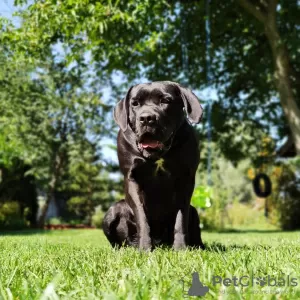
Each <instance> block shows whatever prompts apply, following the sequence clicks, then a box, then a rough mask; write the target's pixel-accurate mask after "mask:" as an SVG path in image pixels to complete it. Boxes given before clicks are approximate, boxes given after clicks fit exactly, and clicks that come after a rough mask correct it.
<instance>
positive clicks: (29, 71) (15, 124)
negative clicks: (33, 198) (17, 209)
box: [0, 56, 109, 226]
mask: <svg viewBox="0 0 300 300" xmlns="http://www.w3.org/2000/svg"><path fill="white" fill-rule="evenodd" d="M3 66H4V68H3V69H2V70H3V72H4V73H5V75H6V76H3V78H2V87H3V88H2V89H1V93H0V97H1V103H3V106H2V107H1V114H0V118H1V121H2V122H1V126H2V127H3V128H8V129H10V128H12V129H14V131H13V132H12V133H10V134H7V135H6V136H5V138H6V139H7V140H8V141H9V138H10V136H13V137H14V139H13V140H12V142H14V143H17V144H20V145H21V146H22V147H21V148H22V151H19V152H18V153H16V154H15V156H16V157H18V158H19V159H20V160H22V161H24V163H26V165H28V166H30V168H29V170H28V171H27V172H26V174H27V175H32V176H34V178H35V179H36V181H37V183H38V184H39V186H40V187H41V188H42V189H44V190H45V192H46V203H45V205H44V207H43V210H42V213H41V215H40V219H39V225H40V226H43V224H44V221H45V216H46V212H47V209H48V206H49V204H50V202H51V201H54V202H55V192H56V191H57V190H59V189H61V188H62V184H63V182H66V181H67V180H66V179H65V178H66V177H68V176H70V174H69V173H68V169H69V164H70V163H72V161H71V160H70V158H71V154H70V151H71V148H72V147H71V146H72V145H74V144H88V145H89V144H90V143H93V144H96V145H99V143H98V142H99V139H100V138H101V137H102V136H103V135H104V134H105V129H104V126H103V124H104V118H105V117H106V112H107V110H108V109H109V107H108V106H107V105H104V103H102V101H101V99H100V97H99V96H100V95H99V92H98V91H97V90H96V89H95V88H93V87H90V86H89V85H88V76H89V75H88V74H87V73H86V72H83V66H82V65H81V67H80V68H75V67H73V68H67V67H66V65H65V62H64V61H63V60H60V61H58V60H57V58H55V57H53V56H49V57H48V59H47V61H45V63H44V64H43V65H35V66H34V67H33V66H29V67H27V68H26V67H25V68H24V69H23V70H22V71H23V72H22V76H20V74H18V71H20V70H18V67H17V65H14V67H13V68H11V67H10V65H9V63H7V64H6V65H5V64H3ZM19 67H20V66H19ZM14 71H16V74H14ZM8 79H9V80H8ZM4 134H5V132H4ZM12 142H10V143H9V145H11V146H10V147H13V145H14V144H13V143H12ZM92 150H93V151H94V152H95V151H99V147H95V148H93V149H92ZM8 151H9V149H8ZM8 151H5V153H7V152H8ZM5 153H4V152H3V153H0V159H2V160H3V159H4V158H5V155H4V154H5ZM83 161H84V159H83ZM85 162H86V163H88V164H93V163H94V161H91V160H89V161H85ZM84 171H85V170H83V173H84ZM97 171H98V173H99V172H100V170H99V167H98V168H96V170H95V172H97ZM81 175H82V174H75V173H73V174H72V176H73V177H72V178H73V179H74V178H76V176H77V177H79V176H81ZM83 175H84V174H83ZM67 179H68V178H67ZM68 182H71V181H70V180H68ZM64 188H65V189H66V187H64Z"/></svg>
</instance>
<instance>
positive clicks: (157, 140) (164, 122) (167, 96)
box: [114, 81, 202, 158]
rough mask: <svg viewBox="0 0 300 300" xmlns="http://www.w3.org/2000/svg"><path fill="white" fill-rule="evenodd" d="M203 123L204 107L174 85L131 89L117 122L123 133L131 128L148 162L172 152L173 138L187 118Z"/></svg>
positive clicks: (116, 114) (116, 115)
mask: <svg viewBox="0 0 300 300" xmlns="http://www.w3.org/2000/svg"><path fill="white" fill-rule="evenodd" d="M186 117H187V118H188V119H189V120H190V122H192V123H199V122H200V120H201V117H202V107H201V105H200V103H199V100H198V98H197V97H196V96H195V94H193V93H192V91H190V90H188V89H186V88H184V87H181V86H180V85H179V84H177V83H175V82H170V81H162V82H153V83H145V84H138V85H135V86H133V87H131V88H130V89H129V90H128V92H127V95H126V96H125V98H124V99H123V100H121V101H120V102H119V103H118V104H117V106H116V108H115V110H114V119H115V121H116V123H117V124H118V125H119V126H120V128H121V130H122V131H124V132H125V131H126V130H127V128H128V126H130V127H131V129H132V130H133V131H134V133H135V135H136V141H137V146H138V148H139V150H140V151H141V152H142V155H143V156H144V157H146V158H148V157H151V156H157V155H159V154H161V153H164V152H165V151H167V150H168V149H170V147H171V145H172V141H173V137H174V135H175V133H176V131H177V129H178V128H179V127H180V126H181V124H182V123H183V121H184V119H185V118H186Z"/></svg>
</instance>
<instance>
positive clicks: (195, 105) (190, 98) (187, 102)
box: [179, 86, 203, 124]
mask: <svg viewBox="0 0 300 300" xmlns="http://www.w3.org/2000/svg"><path fill="white" fill-rule="evenodd" d="M179 89H180V93H181V98H182V100H183V104H184V108H185V111H186V113H187V115H188V119H189V120H190V121H191V122H192V123H194V124H198V123H199V122H200V121H201V118H202V113H203V109H202V106H201V105H200V102H199V99H198V98H197V96H196V95H195V94H194V93H193V92H192V91H191V90H189V89H187V88H184V87H182V86H179Z"/></svg>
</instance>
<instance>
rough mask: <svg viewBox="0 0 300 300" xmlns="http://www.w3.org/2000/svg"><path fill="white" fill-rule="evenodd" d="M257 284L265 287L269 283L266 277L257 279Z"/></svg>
mask: <svg viewBox="0 0 300 300" xmlns="http://www.w3.org/2000/svg"><path fill="white" fill-rule="evenodd" d="M256 284H259V285H260V286H265V285H266V284H267V282H266V279H265V278H264V277H256Z"/></svg>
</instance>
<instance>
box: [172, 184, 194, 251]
mask: <svg viewBox="0 0 300 300" xmlns="http://www.w3.org/2000/svg"><path fill="white" fill-rule="evenodd" d="M194 185H195V181H194V180H192V179H191V180H189V181H188V182H187V181H184V184H183V182H182V181H181V184H180V183H178V185H177V187H178V188H177V190H176V203H177V205H178V207H179V209H178V212H177V215H176V221H175V228H174V243H173V248H174V249H175V250H180V249H184V248H186V246H187V245H188V236H189V233H188V224H189V209H190V201H191V197H192V194H193V190H194Z"/></svg>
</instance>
